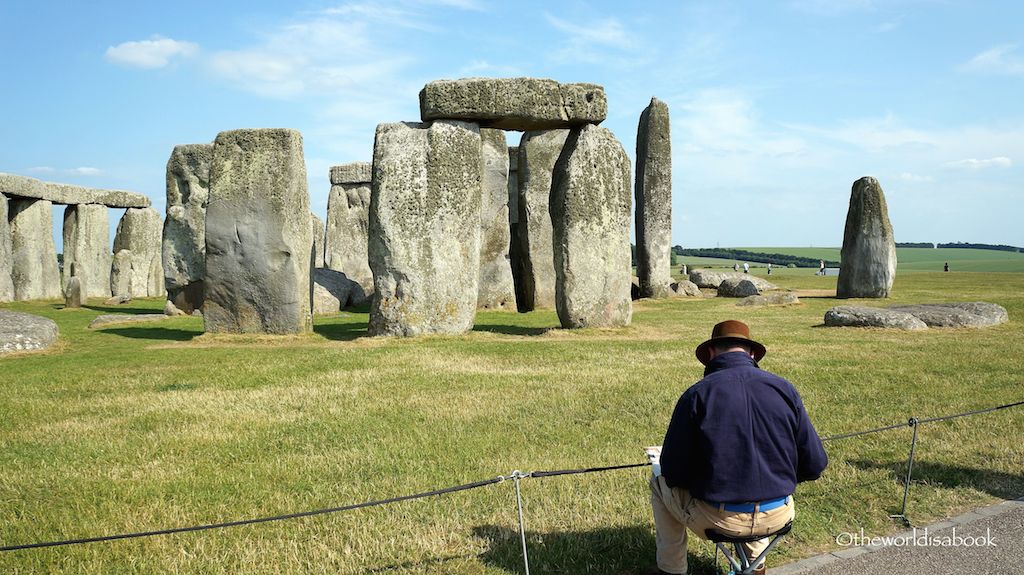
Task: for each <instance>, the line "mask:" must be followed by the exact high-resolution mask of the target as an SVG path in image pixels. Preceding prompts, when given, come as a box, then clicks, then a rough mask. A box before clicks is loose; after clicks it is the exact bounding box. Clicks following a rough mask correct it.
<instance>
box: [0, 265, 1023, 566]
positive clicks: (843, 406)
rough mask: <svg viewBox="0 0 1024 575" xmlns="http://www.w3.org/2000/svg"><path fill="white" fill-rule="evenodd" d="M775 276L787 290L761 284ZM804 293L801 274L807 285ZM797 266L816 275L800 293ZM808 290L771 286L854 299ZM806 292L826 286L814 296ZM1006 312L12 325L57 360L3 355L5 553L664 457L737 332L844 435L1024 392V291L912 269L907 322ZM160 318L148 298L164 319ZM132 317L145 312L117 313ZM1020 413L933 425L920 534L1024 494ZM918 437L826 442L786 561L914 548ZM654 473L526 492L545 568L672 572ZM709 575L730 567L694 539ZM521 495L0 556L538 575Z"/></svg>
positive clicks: (924, 453)
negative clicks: (660, 567)
mask: <svg viewBox="0 0 1024 575" xmlns="http://www.w3.org/2000/svg"><path fill="white" fill-rule="evenodd" d="M761 271H763V270H761ZM788 272H794V273H788ZM795 272H800V274H798V273H795ZM806 272H807V270H785V271H784V272H780V273H779V274H773V275H772V278H773V281H777V282H778V283H779V284H781V285H783V286H785V287H793V288H826V289H827V288H834V287H835V278H834V277H826V278H819V277H815V276H809V275H806ZM801 274H802V275H801ZM974 300H985V301H992V302H995V303H999V304H1001V305H1003V306H1005V307H1006V308H1007V309H1008V310H1009V312H1010V317H1011V321H1010V322H1009V323H1007V324H1003V325H1001V326H997V327H993V328H989V329H983V330H938V329H936V330H929V331H925V332H921V333H905V332H895V331H887V330H876V329H863V330H857V329H825V328H822V327H821V320H822V316H823V314H824V312H825V310H827V309H828V308H829V307H831V306H833V305H836V304H837V303H838V302H837V301H836V300H834V299H831V298H805V299H804V300H803V303H802V304H800V305H798V306H790V307H784V308H761V309H751V308H739V307H736V306H735V301H733V300H728V299H725V298H722V299H717V298H716V299H706V300H671V301H657V302H651V301H645V302H639V303H638V304H637V305H636V306H635V315H634V323H633V325H632V326H630V327H628V328H622V329H609V330H580V331H565V330H560V329H554V328H555V327H556V326H557V323H558V322H557V318H556V317H555V314H554V313H553V312H550V311H545V312H535V313H531V314H515V313H504V312H487V313H480V314H479V315H478V320H477V327H476V329H475V330H474V331H473V332H472V333H470V334H467V335H465V336H459V337H426V338H420V339H383V338H367V337H364V333H365V326H366V322H367V316H366V314H365V313H345V314H340V315H338V316H334V317H330V318H322V319H318V320H317V322H316V332H315V333H314V334H310V335H307V336H294V337H265V336H210V335H203V334H202V333H201V330H202V325H201V321H200V320H198V319H196V318H188V317H183V318H174V319H168V320H164V321H161V322H155V323H151V324H130V325H120V326H118V325H114V326H110V327H107V328H105V329H101V330H97V331H89V330H87V329H86V328H85V326H86V325H87V324H88V322H89V321H90V320H91V319H92V318H93V317H95V316H96V315H97V314H99V313H101V312H103V311H105V310H100V309H98V308H97V309H83V310H63V309H60V308H61V307H62V306H60V305H58V304H48V303H31V304H29V303H19V304H5V305H4V306H3V307H4V308H7V309H16V310H23V311H29V312H32V313H37V314H40V315H45V316H47V317H51V318H53V319H55V320H56V321H57V322H58V323H59V324H60V327H61V342H60V344H59V346H58V347H57V348H56V349H55V350H53V351H51V352H45V353H36V354H22V355H17V356H7V357H5V358H3V359H0V370H2V372H0V373H2V375H0V544H4V545H8V544H15V543H25V542H32V541H40V540H53V539H62V538H75V537H87V536H95V535H103V534H109V533H118V532H125V531H136V530H148V529H158V528H163V527H175V526H183V525H191V524H201V523H208V522H219V521H227V520H233V519H241V518H250V517H258V516H264V515H273V514H278V513H288V512H294V511H302V510H306V509H314V508H320V507H328V506H335V505H344V504H348V503H355V502H360V501H365V500H370V499H378V498H386V497H391V496H395V495H403V494H409V493H415V492H419V491H425V490H429V489H434V488H438V487H444V486H448V485H454V484H459V483H463V482H469V481H475V480H479V479H484V478H489V477H494V476H496V475H499V474H507V473H509V472H510V471H512V470H513V469H521V470H523V471H530V470H536V469H564V468H575V467H588V466H597V465H614V464H622V463H632V462H640V461H643V457H642V452H641V447H642V446H644V445H651V444H657V443H660V441H661V438H662V435H663V434H664V429H665V425H666V423H667V420H668V417H669V415H670V413H671V410H672V407H673V405H674V403H675V400H676V399H677V398H678V396H679V394H680V393H681V392H682V391H683V390H684V389H685V388H686V387H688V386H689V385H691V384H692V383H693V382H694V381H696V380H698V379H699V378H700V377H701V371H702V370H701V366H700V365H699V364H698V363H697V362H696V360H695V359H694V357H693V349H694V347H695V346H696V345H697V344H698V343H699V342H700V341H702V340H703V339H704V338H706V336H707V334H708V333H709V332H710V329H711V326H712V325H713V324H714V323H715V322H717V321H720V320H722V319H725V318H729V317H734V318H738V319H742V320H745V321H747V322H748V323H750V325H751V327H752V330H753V334H754V335H755V337H757V338H758V339H760V340H761V341H763V342H764V343H765V344H766V346H767V347H768V350H769V352H768V356H767V357H766V358H765V360H764V361H763V366H764V367H765V368H767V369H770V370H772V371H774V372H776V373H779V374H780V375H783V376H785V377H787V378H789V379H790V380H791V381H793V382H794V383H795V384H796V385H797V387H798V389H800V391H801V394H802V395H803V398H804V402H805V404H806V405H807V408H808V411H809V412H810V414H811V417H812V419H813V421H814V422H815V424H816V426H817V428H818V430H819V431H820V432H821V434H822V435H829V434H835V433H841V432H847V431H853V430H858V429H865V428H869V427H874V426H877V425H880V424H888V423H894V422H900V421H904V420H905V419H906V418H907V417H908V416H910V415H916V416H919V417H928V416H934V415H942V414H947V413H953V412H957V411H962V410H969V409H975V408H980V407H986V406H990V405H995V404H999V403H1005V402H1011V401H1016V400H1019V399H1022V398H1024V386H1022V384H1021V376H1020V375H1019V372H1020V357H1022V356H1024V324H1021V322H1020V318H1021V317H1024V274H1015V273H1006V274H980V273H966V272H962V273H950V274H941V273H916V274H906V275H900V276H898V277H897V280H896V286H895V288H894V297H893V298H892V299H891V301H889V302H877V301H865V302H864V303H867V304H870V305H877V304H881V303H911V302H938V301H974ZM161 306H162V302H160V301H155V300H148V301H141V302H133V303H132V304H129V305H128V306H127V307H128V308H129V309H130V310H134V311H155V310H158V309H160V308H161ZM121 311H123V310H121ZM1021 429H1024V409H1016V410H1006V411H1002V412H997V413H992V414H986V415H981V416H977V417H972V418H964V419H960V420H955V421H952V422H947V423H937V424H932V425H928V426H925V427H922V428H921V430H920V435H919V442H918V448H917V461H916V463H915V482H914V484H913V489H912V491H911V495H910V501H909V504H908V515H909V517H910V519H911V520H912V521H913V522H915V524H919V525H920V524H924V523H927V522H929V521H932V520H935V519H937V518H941V517H947V516H951V515H954V514H957V513H960V512H962V511H963V510H965V509H968V508H972V507H975V506H978V505H983V504H987V503H990V502H992V501H995V500H996V499H998V498H1002V497H1010V496H1020V495H1024V476H1022V475H1021V472H1020V470H1021V469H1022V468H1024V445H1022V443H1021V442H1020V430H1021ZM908 441H909V430H905V429H900V430H896V431H891V432H887V433H884V434H878V435H872V436H866V437H861V438H856V439H850V440H845V441H836V442H832V443H829V444H827V449H828V452H829V455H830V457H831V465H830V467H829V469H828V471H827V472H826V474H825V476H824V478H823V479H822V480H820V481H818V482H814V483H810V484H804V485H801V487H800V488H799V490H798V493H797V500H798V503H797V507H798V518H797V524H796V528H795V529H794V532H793V534H791V535H790V536H788V537H787V538H786V539H785V542H784V543H783V545H782V547H781V549H780V550H779V551H778V552H775V553H774V554H773V559H772V561H773V563H774V564H776V565H777V564H779V563H781V562H784V561H788V560H792V559H795V558H798V557H802V556H806V555H809V554H813V553H815V552H819V551H822V550H827V549H835V548H836V545H835V543H834V537H835V535H836V534H837V533H839V532H843V531H856V530H858V529H860V528H861V527H863V528H864V530H865V532H866V533H868V534H871V535H880V534H884V533H886V532H892V531H895V530H898V529H900V528H901V526H900V525H897V524H894V523H892V522H891V521H890V520H889V519H888V518H887V516H888V514H890V513H894V512H896V511H898V510H899V505H900V502H901V498H902V487H901V484H900V476H901V474H902V472H903V465H904V463H905V459H906V454H907V449H908ZM648 474H649V471H648V470H647V469H643V468H641V469H633V470H625V471H614V472H607V473H601V474H592V475H580V476H568V477H553V478H544V479H528V480H525V481H524V482H523V484H522V489H523V497H524V502H525V506H526V522H527V529H528V536H529V545H530V557H531V567H532V569H533V572H536V573H549V572H556V571H557V572H559V573H580V574H582V573H621V574H629V573H639V572H640V571H641V570H642V569H643V568H646V567H648V566H650V565H652V564H653V557H654V535H653V526H652V521H651V518H650V510H649V503H648V495H647V490H646V479H647V476H648ZM691 553H692V554H693V565H694V566H695V567H696V569H695V571H696V572H698V573H700V572H710V567H709V565H710V562H711V557H712V548H711V547H710V546H708V545H707V544H699V545H698V544H696V543H694V544H692V545H691ZM521 569H522V564H521V558H520V555H519V540H518V536H517V534H516V509H515V497H514V493H513V490H512V485H511V484H510V483H504V484H499V485H495V486H489V487H485V488H481V489H477V490H473V491H468V492H463V493H457V494H452V495H448V496H444V497H439V498H431V499H426V500H418V501H410V502H404V503H398V504H395V505H391V506H387V507H379V508H373V509H366V510H360V511H354V512H348V513H343V514H338V515H329V516H321V517H313V518H307V519H299V520H293V521H287V522H281V523H272V524H263V525H256V526H248V527H238V528H231V529H224V530H218V531H209V532H203V533H193V534H181V535H173V536H161V537H153V538H148V539H138V540H127V541H117V542H111V543H98V544H89V545H82V546H72V547H61V548H53V549H39V550H30V551H20V552H14V553H2V554H0V572H3V573H39V572H46V573H239V572H245V573H298V572H301V573H344V574H349V573H351V574H355V573H384V572H386V573H401V574H423V573H439V572H440V573H468V574H503V573H519V572H521Z"/></svg>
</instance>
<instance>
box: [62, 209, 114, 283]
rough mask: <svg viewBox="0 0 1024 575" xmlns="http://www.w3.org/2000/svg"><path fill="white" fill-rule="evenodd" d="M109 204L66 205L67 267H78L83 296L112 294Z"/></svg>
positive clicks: (65, 246)
mask: <svg viewBox="0 0 1024 575" xmlns="http://www.w3.org/2000/svg"><path fill="white" fill-rule="evenodd" d="M108 211H109V208H107V207H106V206H103V205H100V204H78V205H73V206H68V207H66V208H64V270H65V274H64V276H65V278H68V277H70V276H71V275H72V274H69V273H68V272H67V270H70V269H71V267H72V266H74V268H75V273H74V275H75V276H77V277H78V280H79V282H81V291H82V293H81V296H82V297H83V298H90V297H102V298H108V297H110V295H111V293H110V265H111V254H110V223H109V220H108V219H107V212H108Z"/></svg>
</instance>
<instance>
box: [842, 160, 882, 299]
mask: <svg viewBox="0 0 1024 575" xmlns="http://www.w3.org/2000/svg"><path fill="white" fill-rule="evenodd" d="M841 261H842V265H841V266H840V268H839V279H838V281H837V284H836V297H838V298H885V297H889V291H890V290H892V282H893V280H894V279H895V278H896V240H895V239H894V236H893V232H892V224H890V223H889V209H888V208H887V207H886V204H885V194H884V193H883V192H882V186H880V185H879V184H878V180H876V179H874V178H870V177H864V178H861V179H859V180H857V181H856V182H854V183H853V190H852V191H851V193H850V208H849V210H848V211H847V213H846V230H845V231H844V233H843V249H842V252H841Z"/></svg>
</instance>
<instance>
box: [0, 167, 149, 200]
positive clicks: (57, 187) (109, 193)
mask: <svg viewBox="0 0 1024 575" xmlns="http://www.w3.org/2000/svg"><path fill="white" fill-rule="evenodd" d="M0 193H3V194H4V195H7V196H17V197H20V198H32V199H37V200H47V201H49V202H51V203H54V204H67V205H74V204H102V205H104V206H107V207H110V208H148V207H149V198H147V197H146V196H144V195H142V194H137V193H135V192H126V191H124V190H101V189H97V188H85V187H82V186H74V185H71V184H58V183H54V182H44V181H42V180H37V179H35V178H29V177H27V176H19V175H17V174H7V173H4V172H0Z"/></svg>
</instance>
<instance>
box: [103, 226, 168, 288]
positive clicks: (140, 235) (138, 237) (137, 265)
mask: <svg viewBox="0 0 1024 575" xmlns="http://www.w3.org/2000/svg"><path fill="white" fill-rule="evenodd" d="M162 230H163V223H162V222H161V221H160V214H159V213H158V212H157V211H156V210H154V209H153V208H128V209H127V210H125V212H124V215H123V216H121V221H120V222H118V224H117V233H116V234H115V235H114V253H115V254H117V253H119V252H121V251H122V250H127V251H128V252H129V253H130V254H131V271H130V274H131V286H130V289H131V292H130V295H131V296H132V297H159V296H163V295H166V293H167V290H166V289H165V288H164V269H163V262H162V256H161V252H162V246H161V242H162V240H161V236H162ZM121 273H124V267H123V266H122V267H121ZM110 287H111V293H112V294H117V292H116V291H114V287H115V286H114V285H111V286H110ZM117 295H120V294H117Z"/></svg>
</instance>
